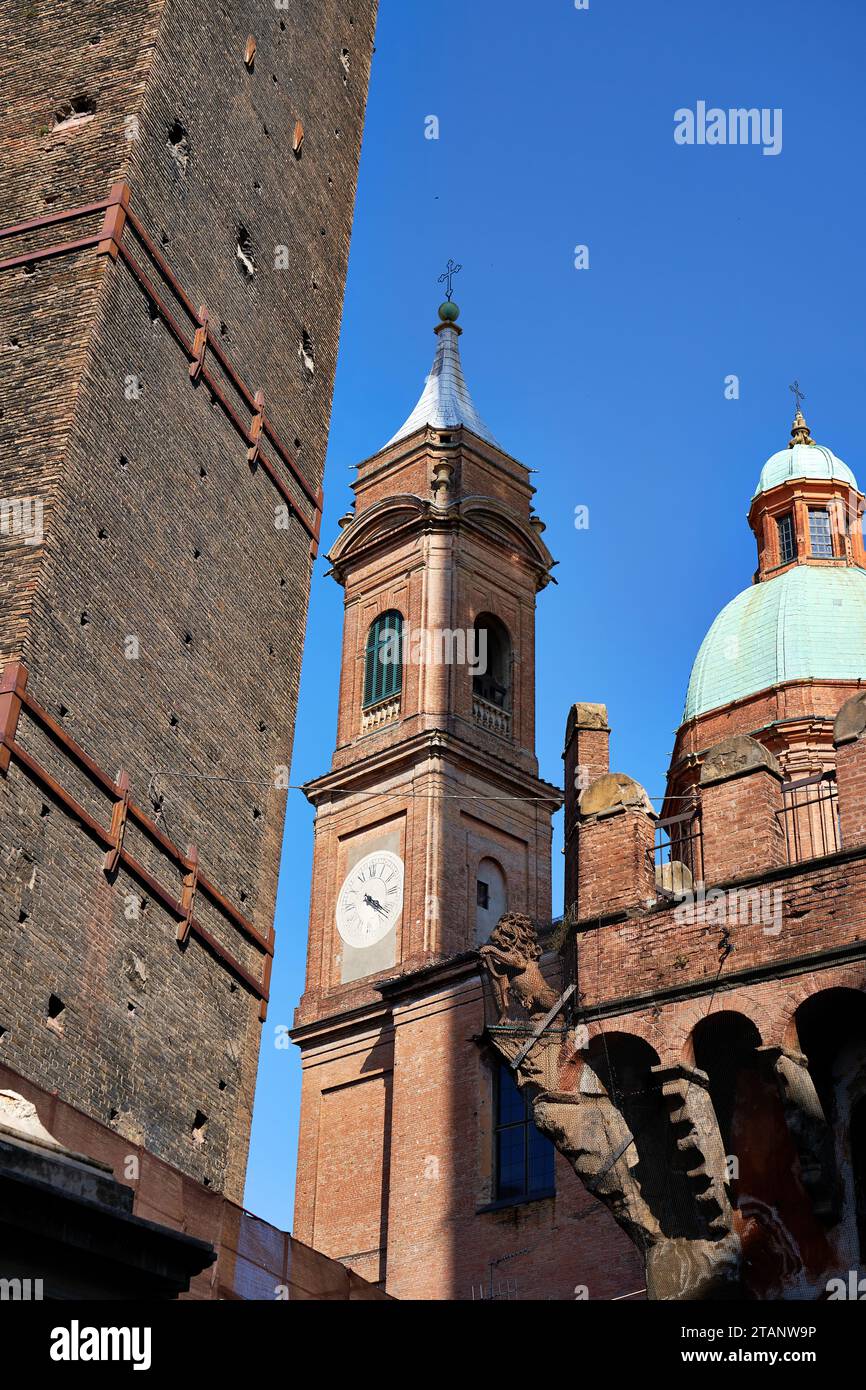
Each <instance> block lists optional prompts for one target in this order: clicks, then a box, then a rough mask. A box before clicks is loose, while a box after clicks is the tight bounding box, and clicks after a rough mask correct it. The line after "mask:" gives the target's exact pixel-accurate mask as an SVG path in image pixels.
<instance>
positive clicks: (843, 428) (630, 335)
mask: <svg viewBox="0 0 866 1390" xmlns="http://www.w3.org/2000/svg"><path fill="white" fill-rule="evenodd" d="M376 47H377V51H376V54H375V56H374V59H373V71H372V78H371V84H370V97H369V107H368V115H367V126H366V133H365V138H364V147H363V154H362V158H361V169H360V177H359V185H358V201H357V208H356V217H355V229H354V235H353V240H352V251H351V258H350V262H349V278H348V285H347V293H346V306H345V317H344V321H343V330H342V346H341V355H340V362H339V369H338V374H337V386H336V395H335V400H334V414H333V421H332V429H331V441H330V450H329V455H328V464H327V471H326V475H325V515H324V522H323V542H324V544H323V551H324V550H327V548H328V546H329V544H330V542H331V541H332V539H333V538H334V537H335V535H336V534H337V533H338V528H337V524H336V523H337V518H338V517H339V516H340V515H341V514H342V513H343V512H344V511H345V510H346V506H347V504H348V502H349V500H350V493H349V483H350V480H351V478H352V471H351V465H352V464H353V463H355V462H357V461H358V460H360V459H363V458H365V457H367V456H368V455H370V454H371V453H374V452H375V451H376V450H377V449H378V448H380V447H381V445H382V444H383V443H384V441H385V440H387V439H388V438H389V437H390V436H391V434H392V433H393V432H394V430H395V429H396V428H397V426H398V425H399V424H400V423H401V422H402V421H403V419H404V418H405V417H406V415H407V414H408V412H409V410H410V408H411V406H412V405H413V404H414V402H415V400H416V398H417V396H418V395H419V393H420V390H421V387H422V384H423V381H424V377H425V375H426V373H427V371H428V369H429V366H430V362H431V360H432V356H433V350H434V344H435V339H434V337H433V334H432V331H431V330H432V327H433V324H434V322H435V321H436V308H437V305H438V303H439V300H440V298H441V297H442V296H441V290H440V288H439V286H438V285H437V283H436V280H437V276H438V274H439V272H440V270H441V269H442V268H443V266H444V264H445V261H446V260H447V259H448V257H449V256H453V257H454V258H455V260H458V261H460V262H462V264H463V266H464V270H463V272H462V274H461V275H460V276H458V278H457V281H456V285H455V298H456V299H457V300H458V302H459V303H460V305H461V309H462V315H461V320H460V322H461V326H462V327H463V329H464V335H463V338H462V340H461V347H462V352H463V364H464V368H465V371H466V374H467V378H468V381H469V384H470V388H471V390H472V393H473V396H474V399H475V402H476V405H477V406H478V408H479V410H480V411H481V414H482V416H483V417H484V418H485V419H486V420H487V422H488V424H489V425H490V426H491V428H492V429H493V431H494V432H495V434H496V435H497V437H498V438H499V439H500V441H501V442H502V444H503V445H504V447H505V448H507V449H508V451H509V452H510V453H512V454H514V455H516V456H517V457H518V458H520V459H521V460H523V461H524V462H525V463H526V464H528V465H529V466H530V467H532V468H535V469H536V470H537V474H536V478H535V482H536V485H537V488H538V494H537V497H536V507H537V510H538V512H539V514H540V516H541V517H542V518H543V519H544V520H545V521H546V522H547V528H548V529H547V532H546V535H545V539H546V541H547V542H548V544H549V546H550V548H551V550H552V551H553V553H554V555H555V556H556V557H557V558H558V560H559V562H560V563H559V567H558V569H557V570H556V571H555V573H556V575H557V578H558V581H559V583H558V586H557V587H551V588H549V589H547V590H546V591H545V592H544V593H543V594H542V595H541V596H540V599H539V608H538V641H537V693H538V755H539V760H540V764H541V771H542V775H543V776H545V777H548V778H549V779H550V780H551V781H554V782H560V781H561V776H562V764H561V761H560V753H561V749H562V737H563V729H564V722H565V717H566V713H567V710H568V707H569V705H570V704H571V703H572V702H573V701H574V700H600V701H604V702H605V703H606V704H607V706H608V711H609V715H610V722H611V724H612V727H613V740H612V764H613V767H614V768H615V769H616V770H619V771H623V772H628V773H630V774H631V775H632V776H634V777H637V778H638V779H639V780H640V781H641V782H643V783H644V785H645V786H646V788H647V790H648V791H649V792H650V794H651V795H653V796H660V794H661V793H662V791H663V789H664V776H665V769H666V767H667V760H668V755H669V753H670V750H671V746H672V742H673V733H674V730H675V729H676V726H677V724H678V723H679V719H680V716H681V713H682V706H683V699H684V695H685V688H686V683H687V681H688V675H689V670H690V666H691V662H692V660H693V658H694V656H695V653H696V651H697V647H698V645H699V643H700V641H701V639H702V637H703V635H704V633H705V632H706V629H707V627H708V626H709V624H710V622H711V621H712V619H713V618H714V617H715V615H716V613H717V612H718V610H719V609H720V608H721V607H722V605H723V604H724V603H725V602H726V601H727V600H728V599H729V598H731V597H733V595H734V594H735V593H737V592H738V591H739V590H740V589H742V588H744V587H746V585H748V583H749V582H750V580H751V576H752V573H753V570H754V568H755V563H756V554H755V547H754V541H753V538H752V536H751V533H750V531H749V529H748V527H747V525H746V521H745V513H746V510H747V507H748V503H749V499H750V497H751V494H752V491H753V489H754V486H755V483H756V480H757V476H758V472H759V470H760V467H761V465H762V463H763V462H764V460H765V459H766V458H767V456H768V455H769V454H770V453H772V452H774V451H775V450H776V449H779V448H782V447H784V445H785V443H786V442H787V439H788V431H789V428H790V422H791V415H792V397H791V395H790V393H789V391H788V389H787V388H788V384H789V383H790V382H791V381H793V380H794V378H795V377H798V378H799V380H800V383H801V384H802V385H803V387H804V389H805V391H806V401H805V406H804V410H805V413H806V416H807V419H808V421H809V424H810V426H811V428H812V432H813V435H814V437H815V438H816V440H817V441H818V442H819V443H825V444H828V445H830V446H831V447H832V448H833V449H834V450H835V451H836V453H838V454H839V455H840V457H841V458H843V459H845V461H846V462H848V463H849V464H850V465H851V466H852V467H853V468H854V471H855V473H858V475H859V477H860V481H861V483H862V482H863V480H864V475H866V463H864V460H863V452H864V450H863V435H864V428H863V423H864V409H863V382H864V335H866V313H864V309H866V305H864V285H863V275H862V258H863V249H862V246H863V236H864V233H863V227H864V221H866V209H864V191H863V190H864V179H863V148H864V100H866V97H864V92H866V88H864V85H863V74H862V68H863V54H864V51H866V6H864V5H863V3H862V0H821V3H820V4H819V3H815V0H809V2H807V0H760V3H756V0H726V3H724V4H722V3H714V4H711V3H706V0H705V2H704V3H700V0H690V3H681V4H671V3H667V4H648V3H647V2H646V0H590V8H589V9H588V10H586V11H578V10H577V9H575V6H574V0H535V3H533V4H531V5H529V4H527V3H526V0H472V3H467V0H438V3H437V4H426V3H421V0H381V2H380V13H379V27H378V33H377V44H376ZM698 101H704V102H706V103H707V106H708V107H715V106H718V107H721V108H724V109H728V108H730V107H758V108H769V109H773V108H777V107H780V108H781V109H782V112H783V118H782V150H781V153H779V154H778V155H776V156H766V155H764V154H763V153H762V151H761V148H760V147H758V146H709V145H704V146H691V147H689V146H681V145H677V144H675V143H674V139H673V132H674V112H675V111H676V110H677V109H678V108H682V107H690V108H692V109H695V107H696V104H697V102H698ZM429 115H436V116H438V118H439V121H440V138H439V140H438V141H434V140H427V139H425V138H424V125H425V118H426V117H427V116H429ZM579 244H580V245H586V246H588V248H589V269H587V270H580V271H578V270H576V269H575V268H574V248H575V246H576V245H579ZM729 374H736V375H737V376H738V377H739V382H740V398H739V400H726V399H725V395H724V383H725V378H726V376H728V375H729ZM578 505H586V506H588V507H589V509H590V527H589V530H588V531H578V530H575V528H574V524H573V518H574V509H575V507H576V506H578ZM326 568H327V564H326V561H325V560H324V558H320V560H319V561H318V562H317V565H316V569H315V573H314V577H313V588H312V598H311V604H310V620H309V627H308V631H307V645H306V654H305V659H304V669H303V679H302V683H301V702H300V709H299V713H298V723H297V733H296V738H295V757H294V766H293V770H292V771H293V775H292V781H293V782H295V783H299V782H303V781H306V780H307V779H309V778H311V777H313V776H316V775H318V774H320V773H322V772H324V771H325V770H326V769H327V767H328V765H329V761H330V756H331V752H332V748H333V742H334V733H335V727H336V713H337V683H338V663H339V653H340V633H341V616H342V607H341V597H342V591H341V590H340V589H339V588H338V586H337V585H336V584H335V583H334V581H333V580H330V579H326V578H325V577H324V576H325V570H326ZM558 849H559V843H557V845H556V851H557V852H556V853H555V856H554V902H555V903H557V902H559V901H561V893H562V887H561V867H562V861H561V856H560V855H559V853H558ZM311 857H312V810H311V808H310V807H309V806H308V804H307V802H306V800H305V799H304V797H303V796H302V794H301V793H300V792H290V793H289V802H288V814H287V819H286V838H285V847H284V855H283V867H282V875H281V885H280V887H281V891H280V899H279V903H278V909H277V923H276V926H277V953H276V963H275V968H274V974H273V993H272V1001H271V1006H270V1013H269V1016H268V1021H267V1023H266V1025H265V1030H264V1034H263V1038H262V1053H261V1064H260V1069H259V1088H258V1093H257V1096H256V1107H255V1120H254V1125H253V1143H252V1150H251V1161H250V1169H249V1176H248V1182H247V1194H246V1205H247V1206H248V1207H249V1208H250V1209H251V1210H252V1211H254V1212H256V1213H257V1214H258V1215H261V1216H263V1217H264V1218H266V1219H267V1220H268V1221H271V1222H273V1223H274V1224H275V1225H277V1226H280V1227H282V1228H283V1229H291V1221H292V1194H293V1186H294V1169H295V1151H296V1143H297V1119H298V1107H299V1076H300V1065H299V1054H298V1053H297V1050H296V1049H295V1048H294V1047H292V1048H291V1049H290V1050H288V1051H282V1050H277V1049H276V1048H275V1046H274V1029H275V1027H276V1026H277V1025H279V1024H291V1021H292V1012H293V1009H294V1006H295V1003H296V1002H297V999H298V997H299V995H300V993H301V991H302V989H303V978H304V963H305V941H306V930H307V904H306V898H305V895H306V893H307V890H308V885H309V876H310V864H311ZM290 903H291V906H290V905H289V904H290Z"/></svg>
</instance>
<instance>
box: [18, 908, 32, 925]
mask: <svg viewBox="0 0 866 1390" xmlns="http://www.w3.org/2000/svg"><path fill="white" fill-rule="evenodd" d="M29 916H30V913H29V912H28V911H27V910H26V908H23V907H19V909H18V921H19V923H21V922H26V921H27V919H28V917H29Z"/></svg>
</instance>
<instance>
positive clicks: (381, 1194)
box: [294, 302, 582, 1299]
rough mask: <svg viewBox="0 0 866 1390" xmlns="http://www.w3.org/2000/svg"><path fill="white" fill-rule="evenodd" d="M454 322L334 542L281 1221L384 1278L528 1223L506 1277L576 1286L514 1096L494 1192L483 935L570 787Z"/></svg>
mask: <svg viewBox="0 0 866 1390" xmlns="http://www.w3.org/2000/svg"><path fill="white" fill-rule="evenodd" d="M456 318H457V308H456V305H454V304H453V303H451V302H447V303H446V304H444V305H443V306H442V307H441V309H440V320H441V321H440V323H439V325H438V326H437V328H436V334H437V338H438V343H437V349H436V355H435V359H434V363H433V367H432V370H431V372H430V375H429V376H428V378H427V382H426V385H425V388H424V391H423V393H422V395H421V398H420V400H419V402H418V404H417V406H416V407H415V409H414V410H413V411H412V413H411V414H410V416H409V418H408V420H407V421H406V423H405V424H404V425H403V426H402V428H401V429H400V430H398V431H397V433H396V434H395V435H394V437H393V438H392V439H391V440H390V441H389V442H388V444H386V445H385V447H384V448H383V449H382V450H380V451H379V452H378V453H377V454H375V455H374V456H373V457H372V458H369V459H367V460H366V461H365V462H363V463H362V464H360V465H359V468H358V476H357V481H356V482H355V484H354V492H355V503H354V507H353V509H352V511H351V512H349V513H347V515H346V516H345V517H343V519H342V522H341V526H342V534H341V535H340V537H339V539H338V541H337V542H336V544H335V545H334V547H333V549H332V550H331V552H330V556H329V558H330V560H331V562H332V565H333V571H332V572H333V574H334V576H335V578H336V579H337V581H338V582H339V583H340V584H341V585H342V586H343V588H344V590H345V621H344V633H343V652H342V674H341V682H340V704H339V720H338V727H337V746H336V749H335V752H334V756H333V760H332V763H331V769H330V771H329V772H328V773H327V774H326V775H325V776H324V777H321V778H319V779H317V780H316V781H315V782H312V783H310V784H309V785H308V787H307V789H306V790H307V795H308V796H309V798H310V800H311V801H312V803H313V805H314V806H315V808H316V821H315V849H314V862H313V879H312V901H311V910H310V929H309V950H308V962H307V982H306V991H305V993H304V995H303V998H302V999H301V1002H300V1005H299V1008H298V1011H297V1015H296V1027H295V1030H294V1038H295V1040H296V1042H297V1043H298V1044H299V1045H300V1047H301V1049H302V1053H303V1068H304V1072H303V1093H302V1110H301V1135H300V1156H299V1167H298V1186H297V1204H296V1219H295V1228H294V1233H295V1235H296V1237H297V1238H299V1239H301V1240H304V1241H306V1242H308V1243H311V1244H314V1245H315V1246H316V1248H317V1249H320V1250H322V1251H323V1252H324V1253H325V1254H328V1255H331V1256H334V1257H336V1258H339V1259H342V1260H343V1261H345V1262H346V1263H348V1264H349V1265H351V1266H352V1267H353V1268H354V1269H356V1270H357V1271H358V1272H359V1273H360V1274H362V1275H364V1277H366V1278H368V1279H370V1280H374V1281H381V1282H383V1283H385V1286H386V1287H387V1289H388V1291H389V1292H390V1293H392V1294H395V1295H396V1296H397V1297H401V1298H402V1297H409V1298H441V1299H453V1298H470V1297H471V1296H472V1290H473V1288H476V1289H477V1288H478V1287H479V1286H483V1287H484V1288H485V1290H486V1289H487V1287H488V1280H489V1279H490V1277H491V1275H492V1276H493V1278H494V1283H495V1284H496V1285H497V1287H498V1284H499V1283H500V1282H501V1281H500V1279H499V1276H498V1274H496V1273H495V1269H496V1267H498V1264H499V1262H500V1261H503V1260H505V1259H509V1258H511V1257H512V1256H513V1254H514V1252H515V1250H516V1249H517V1248H518V1247H520V1246H521V1245H526V1244H531V1245H532V1246H533V1247H534V1248H535V1254H534V1257H533V1258H532V1259H531V1260H530V1261H529V1262H524V1264H523V1265H522V1266H521V1269H520V1272H519V1275H520V1287H521V1290H522V1294H521V1296H527V1297H528V1296H532V1293H533V1291H534V1292H536V1293H543V1292H544V1291H545V1290H549V1289H550V1288H559V1289H560V1291H561V1296H563V1297H567V1296H568V1295H569V1293H570V1292H571V1286H572V1284H573V1280H571V1284H570V1283H569V1280H570V1279H571V1263H572V1262H571V1261H570V1260H569V1259H568V1256H567V1253H566V1254H565V1257H564V1258H563V1247H562V1245H561V1244H560V1245H559V1246H557V1239H556V1220H557V1217H556V1211H557V1203H556V1199H555V1197H554V1195H553V1191H552V1188H553V1177H552V1173H551V1172H550V1171H548V1170H547V1169H546V1168H545V1166H544V1165H545V1161H546V1156H545V1155H542V1156H539V1162H538V1164H537V1165H536V1164H535V1148H534V1142H535V1141H534V1140H533V1139H532V1137H531V1136H529V1135H528V1132H527V1127H526V1126H524V1125H523V1124H522V1118H523V1116H522V1112H521V1116H520V1117H519V1118H520V1120H521V1123H516V1124H515V1128H514V1131H513V1135H512V1136H511V1138H510V1139H509V1142H513V1144H515V1145H517V1146H518V1147H519V1146H520V1145H523V1144H524V1142H525V1143H526V1145H527V1146H528V1149H527V1152H529V1153H530V1159H529V1160H528V1161H529V1162H530V1166H532V1173H531V1174H530V1175H529V1177H528V1178H527V1190H526V1191H525V1192H523V1191H521V1192H519V1193H518V1192H517V1187H518V1186H519V1184H518V1183H517V1182H516V1181H515V1182H514V1184H513V1187H514V1192H513V1193H512V1194H511V1195H507V1196H506V1197H505V1199H504V1200H498V1199H497V1198H498V1195H499V1194H498V1192H497V1184H498V1182H499V1179H500V1177H501V1179H502V1182H503V1183H505V1182H506V1180H507V1175H506V1173H505V1167H504V1166H503V1163H499V1164H497V1162H496V1160H495V1158H494V1150H495V1148H496V1145H497V1140H498V1136H497V1133H496V1132H495V1131H496V1130H497V1119H496V1112H497V1107H498V1108H499V1109H500V1110H501V1111H504V1110H505V1108H506V1106H507V1104H508V1103H509V1102H510V1099H511V1096H510V1093H508V1095H506V1094H505V1093H503V1095H502V1098H501V1101H500V1099H499V1098H498V1082H497V1073H496V1068H495V1065H494V1062H493V1059H492V1057H491V1056H489V1055H488V1053H487V1051H486V1049H485V1047H484V1046H483V1044H482V1042H481V1040H480V1039H481V1034H482V1032H483V1026H484V1011H483V1007H482V1002H481V988H480V981H479V978H478V957H477V954H476V950H477V947H478V945H479V944H480V943H482V942H484V941H485V940H486V939H487V937H488V935H489V933H490V930H491V929H492V927H493V926H495V924H496V922H497V921H498V920H499V917H500V916H501V915H502V914H503V913H504V912H505V911H506V910H508V911H511V912H520V913H525V914H527V915H528V916H530V917H531V918H533V919H534V920H536V921H538V922H541V923H545V922H546V923H548V924H549V920H550V845H551V816H552V814H553V812H554V811H555V810H556V808H557V807H558V805H559V804H560V802H561V796H560V793H559V791H558V790H557V789H556V788H554V787H552V786H551V785H549V784H548V783H546V782H543V781H540V780H539V778H538V772H537V763H536V758H535V751H534V737H535V731H534V612H535V601H536V594H537V593H538V591H539V590H540V589H542V588H543V587H544V586H545V585H546V584H547V583H548V580H549V576H550V569H551V565H552V560H551V556H550V554H549V552H548V550H547V548H546V547H545V545H544V542H543V540H542V538H541V532H542V531H543V529H544V528H543V526H542V523H541V522H540V520H539V519H538V518H537V517H536V516H535V515H534V513H533V510H532V496H533V491H534V490H533V488H532V486H531V484H530V476H529V470H528V469H527V468H526V467H525V466H524V465H523V464H521V463H519V462H517V460H515V459H514V458H512V457H510V456H509V455H508V454H507V453H506V452H505V451H504V450H503V449H502V448H501V447H500V445H498V444H497V442H496V441H495V439H494V437H493V435H492V434H491V432H490V430H489V429H488V428H487V426H486V425H485V424H484V422H483V420H482V419H481V418H480V416H479V415H478V412H477V411H476V409H475V407H474V405H473V403H472V400H471V398H470V396H469V392H468V390H467V387H466V383H465V380H464V377H463V372H462V368H461V362H460V352H459V337H460V332H461V330H460V329H459V328H458V327H457V324H456ZM514 1119H515V1121H517V1120H518V1117H517V1116H515V1117H514ZM505 1142H506V1141H505V1140H503V1141H502V1143H503V1144H505ZM501 1153H504V1149H502V1150H501ZM521 1155H523V1149H522V1148H521ZM549 1157H550V1160H551V1167H552V1157H553V1155H552V1151H551V1153H550V1155H549ZM520 1161H522V1158H521V1160H520ZM533 1165H534V1166H533ZM542 1170H544V1171H543V1172H542ZM524 1176H526V1175H525V1174H524ZM572 1194H573V1195H572ZM570 1198H571V1202H570V1205H569V1204H568V1203H567V1204H566V1207H567V1210H568V1211H572V1210H573V1208H574V1207H579V1206H580V1204H581V1200H582V1199H581V1197H580V1195H579V1193H578V1191H577V1188H576V1185H574V1184H571V1185H570ZM559 1211H560V1217H562V1216H563V1213H562V1207H561V1206H560V1208H559ZM512 1272H515V1273H516V1266H515V1267H513V1270H512V1269H509V1270H508V1273H509V1275H510V1274H511V1273H512ZM503 1277H504V1276H503Z"/></svg>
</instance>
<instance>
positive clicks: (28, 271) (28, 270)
mask: <svg viewBox="0 0 866 1390" xmlns="http://www.w3.org/2000/svg"><path fill="white" fill-rule="evenodd" d="M23 273H24V274H25V275H35V274H36V267H35V265H25V266H24V271H23Z"/></svg>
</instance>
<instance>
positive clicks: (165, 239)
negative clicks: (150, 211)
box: [159, 230, 171, 246]
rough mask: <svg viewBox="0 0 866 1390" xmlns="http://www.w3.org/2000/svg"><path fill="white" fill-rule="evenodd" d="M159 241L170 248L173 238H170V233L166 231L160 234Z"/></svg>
mask: <svg viewBox="0 0 866 1390" xmlns="http://www.w3.org/2000/svg"><path fill="white" fill-rule="evenodd" d="M159 239H160V241H161V242H162V244H163V246H168V243H169V242H170V241H171V237H170V236H169V234H168V232H166V231H164V230H163V231H161V232H160V234H159Z"/></svg>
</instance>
